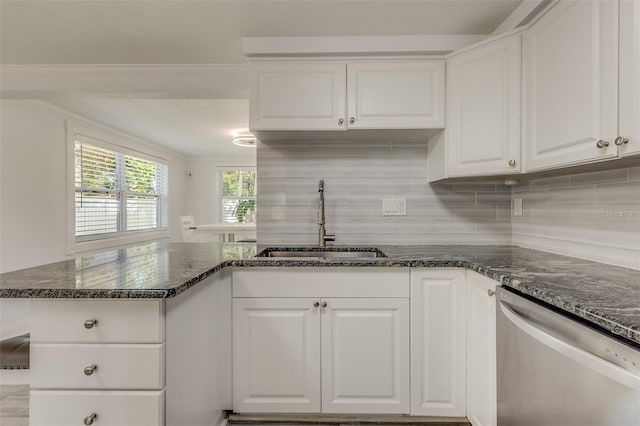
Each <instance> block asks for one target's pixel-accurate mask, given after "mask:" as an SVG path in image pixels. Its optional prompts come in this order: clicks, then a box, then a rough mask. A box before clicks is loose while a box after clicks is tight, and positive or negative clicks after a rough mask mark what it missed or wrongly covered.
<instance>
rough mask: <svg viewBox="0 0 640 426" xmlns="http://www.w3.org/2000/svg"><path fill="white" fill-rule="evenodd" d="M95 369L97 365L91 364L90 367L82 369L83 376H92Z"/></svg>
mask: <svg viewBox="0 0 640 426" xmlns="http://www.w3.org/2000/svg"><path fill="white" fill-rule="evenodd" d="M97 369H98V366H97V365H95V364H92V365H90V366H88V367H85V368H84V375H85V376H90V375H92V374H93V373H94V372H95V371H96V370H97Z"/></svg>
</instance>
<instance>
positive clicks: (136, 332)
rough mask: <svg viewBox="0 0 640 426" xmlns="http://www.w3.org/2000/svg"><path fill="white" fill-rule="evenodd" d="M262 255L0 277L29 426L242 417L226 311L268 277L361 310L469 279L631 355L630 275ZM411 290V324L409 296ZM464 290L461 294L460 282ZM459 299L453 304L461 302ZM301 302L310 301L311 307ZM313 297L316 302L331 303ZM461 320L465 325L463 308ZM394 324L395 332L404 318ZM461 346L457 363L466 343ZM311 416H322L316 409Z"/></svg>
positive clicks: (514, 265)
mask: <svg viewBox="0 0 640 426" xmlns="http://www.w3.org/2000/svg"><path fill="white" fill-rule="evenodd" d="M263 248H264V247H258V246H256V245H255V244H213V243H211V244H210V243H147V244H141V245H137V246H132V247H127V248H122V249H118V250H113V251H109V252H105V253H101V254H97V255H93V256H87V257H82V258H77V259H73V260H67V261H63V262H57V263H53V264H49V265H43V266H39V267H34V268H29V269H24V270H19V271H14V272H9V273H5V274H2V275H0V297H3V298H31V299H32V335H31V340H32V354H33V357H32V374H33V376H32V377H33V380H32V384H31V388H32V391H31V418H32V422H34V423H33V424H39V423H38V419H39V418H40V419H42V418H43V417H42V416H51V415H53V414H51V413H55V416H58V417H59V419H58V421H59V423H60V424H64V423H65V422H67V423H68V422H69V421H71V420H74V419H77V418H78V417H79V418H80V419H81V420H82V419H85V424H92V423H91V422H92V421H93V420H97V419H102V420H103V423H102V424H111V423H116V424H123V425H124V424H178V423H177V421H178V420H177V419H180V420H179V422H180V423H179V424H194V425H195V424H202V423H199V422H202V421H207V422H208V423H207V424H219V423H220V422H222V421H223V420H224V415H225V410H230V409H232V408H233V409H235V410H236V411H241V410H237V408H236V405H238V404H237V403H236V402H235V401H234V402H232V400H231V395H232V394H234V392H236V391H237V389H233V386H232V359H233V360H234V361H237V359H236V355H235V353H234V355H233V356H232V338H231V336H232V335H234V336H235V334H233V333H236V330H235V328H236V325H238V324H239V322H236V320H237V318H236V317H234V316H233V315H235V314H232V305H233V306H234V307H235V306H236V305H235V304H233V303H234V300H237V299H235V298H236V297H245V298H246V297H249V296H250V297H258V296H255V295H249V296H248V295H247V294H244V295H243V294H240V293H241V292H250V291H257V292H258V293H260V292H261V291H262V292H264V291H266V290H264V291H263V290H260V286H261V285H262V284H263V285H264V287H265V288H267V287H268V286H270V285H272V283H271V281H272V280H270V279H269V277H268V275H269V274H270V273H272V272H274V271H280V272H282V273H291V274H296V273H304V274H306V271H308V274H307V275H305V276H306V277H311V278H308V279H306V280H301V279H300V280H299V281H298V284H295V282H294V285H298V286H299V287H300V288H302V287H304V286H305V285H311V284H309V283H308V282H307V281H313V280H320V281H322V280H323V278H322V274H328V273H332V274H334V275H333V276H332V277H333V278H331V279H326V280H325V281H326V287H327V289H328V290H327V292H328V293H331V292H333V291H336V292H340V291H351V292H352V294H349V295H348V296H343V295H339V294H337V293H336V295H332V294H329V295H328V297H356V298H357V297H367V294H366V291H372V292H373V291H378V292H379V293H377V295H374V296H373V297H387V299H377V300H389V298H394V297H397V298H398V299H395V300H402V298H403V297H407V298H408V297H409V295H410V292H409V281H410V279H409V272H410V271H411V273H412V274H413V273H414V272H415V273H416V274H422V273H424V274H429V273H431V271H441V272H442V271H449V270H450V271H459V272H457V273H459V274H462V275H461V276H462V277H465V276H467V275H465V274H467V273H468V274H474V276H476V275H478V276H483V277H482V278H483V279H484V278H486V279H489V280H492V281H494V284H495V285H502V286H503V287H509V288H511V289H513V290H515V291H516V292H518V293H521V294H522V295H525V296H526V297H529V298H533V299H536V300H538V301H540V302H543V303H544V304H546V305H547V306H549V307H551V308H552V309H555V310H559V311H562V312H564V313H565V314H568V315H569V316H570V317H572V318H574V319H578V320H579V321H582V322H583V323H586V324H588V325H591V326H593V327H595V328H597V329H599V330H600V331H604V332H605V333H606V334H608V335H610V336H612V337H615V338H617V339H619V340H621V341H623V342H625V343H626V344H629V345H632V346H633V345H635V346H636V347H638V346H640V306H638V303H637V301H638V300H640V271H636V270H632V269H625V268H620V267H615V266H610V265H605V264H601V263H596V262H591V261H587V260H581V259H577V258H570V257H565V256H559V255H555V254H550V253H545V252H540V251H536V250H530V249H523V248H519V247H514V246H377V248H378V249H379V250H381V251H382V252H383V253H384V254H386V257H378V258H366V259H362V258H359V259H355V258H354V259H349V258H339V259H322V258H307V259H301V258H296V259H294V258H286V257H285V258H256V257H255V256H256V254H257V253H258V252H259V250H261V249H263ZM329 250H331V248H329ZM370 268H376V270H375V274H369V275H366V274H368V272H367V271H371V270H370ZM378 268H379V269H378ZM242 271H247V272H252V271H255V272H256V273H258V275H254V277H255V276H260V277H261V279H260V280H256V281H255V282H254V283H250V285H248V286H247V285H244V284H242V285H243V286H244V287H243V289H236V288H235V287H233V286H234V285H235V282H234V281H238V283H239V282H240V281H241V280H246V276H249V275H245V276H244V278H237V279H236V278H235V275H234V274H236V273H237V272H242ZM424 271H426V272H424ZM243 273H244V272H243ZM360 273H361V274H363V276H366V277H368V278H367V280H368V281H367V282H366V284H367V285H368V286H369V287H367V286H364V285H361V284H360V283H359V281H358V274H360ZM442 273H444V272H442ZM403 274H405V275H403ZM445 275H446V274H445ZM279 276H281V275H279ZM314 276H316V277H320V278H313V277H314ZM427 276H428V275H427ZM443 276H444V275H443ZM239 277H240V276H239ZM327 277H328V275H327ZM336 277H337V278H336ZM342 277H349V280H351V281H353V288H352V289H351V290H343V289H345V288H349V285H350V284H349V281H344V283H343V281H341V280H342V279H343V278H342ZM372 277H378V278H372ZM383 277H390V278H389V280H387V281H388V283H393V282H396V281H393V280H392V279H391V277H396V278H397V279H398V281H397V282H398V284H397V287H398V288H394V286H395V285H396V284H393V285H388V283H387V284H385V282H384V279H383ZM403 277H405V278H403ZM396 278H393V279H396ZM470 278H471V275H469V279H470ZM376 280H378V281H380V282H379V283H378V282H377V281H376ZM411 280H412V281H411V283H412V284H411V285H412V287H411V303H412V305H411V306H412V314H413V311H414V301H413V299H414V290H415V288H418V287H413V278H411ZM293 281H295V280H293ZM293 281H292V282H293ZM332 283H333V284H335V283H338V284H340V286H342V289H340V287H338V286H337V284H336V285H333V287H332V285H331V284H332ZM345 283H346V284H345ZM461 283H462V285H463V287H464V285H465V281H464V278H463V279H462V282H461ZM288 285H289V286H291V283H289V284H288ZM288 288H293V289H294V292H295V291H297V290H295V287H288ZM331 288H334V289H337V290H331ZM367 288H369V290H367ZM425 288H426V289H427V290H428V286H427V287H425ZM494 288H495V287H494ZM247 289H249V290H247ZM251 289H253V290H251ZM256 289H257V290H256ZM363 289H364V290H363ZM300 291H302V290H300ZM462 291H463V292H462V295H463V296H462V298H458V299H455V300H454V302H455V303H463V304H464V303H465V302H464V301H465V297H464V290H462ZM235 292H238V294H236V293H235ZM358 292H359V293H358ZM385 292H388V293H389V294H386V293H385ZM434 294H435V293H434ZM452 294H453V293H452ZM491 295H492V294H491V292H489V296H491ZM489 296H486V292H485V297H489ZM261 297H264V296H261ZM278 297H281V296H278ZM287 297H291V298H295V297H302V296H300V295H295V294H288V295H287ZM309 297H314V298H313V299H309V300H316V298H315V297H316V295H315V294H313V295H310V296H309ZM322 297H323V298H322V299H317V300H323V301H326V300H329V301H330V302H329V303H332V301H334V300H338V299H325V298H324V297H325V296H324V295H323V296H322ZM430 297H431V296H430ZM244 300H250V299H244ZM273 300H275V299H273ZM279 300H282V299H279ZM290 300H300V299H290ZM362 300H373V299H370V298H367V299H362ZM467 300H468V299H467ZM363 303H364V302H363ZM402 303H405V302H402ZM407 303H408V302H407ZM429 303H434V302H433V301H432V302H429ZM325 306H326V305H323V308H324V307H325ZM429 306H430V307H431V306H432V305H429ZM254 308H255V307H254ZM330 308H331V306H329V309H330ZM310 309H313V308H310ZM385 309H386V308H385ZM459 309H461V312H464V311H465V308H464V305H462V306H461V307H460V308H459ZM407 312H408V310H407ZM463 317H464V316H463ZM232 318H234V320H233V321H234V322H233V324H234V326H233V330H232ZM405 319H406V318H405ZM399 321H400V322H399V324H404V322H402V321H404V320H403V319H402V318H400V320H399ZM406 321H407V322H406V324H407V330H405V331H406V333H408V319H406ZM412 321H413V320H412ZM445 322H446V321H445ZM323 324H324V323H323ZM452 327H454V326H453V325H452ZM407 336H408V334H407ZM323 342H324V340H323ZM323 344H324V343H323ZM407 345H408V339H407ZM462 347H463V349H462V350H463V354H464V342H463V346H462ZM233 348H234V349H237V348H235V347H233ZM412 350H413V349H412ZM407 351H408V349H407ZM412 353H413V352H412ZM100 357H103V358H102V359H101V358H100ZM130 358H131V359H130ZM407 358H408V352H407ZM132 359H133V361H135V362H133V363H132V362H130V361H131V360H132ZM463 359H464V358H463ZM87 362H89V364H87V365H86V366H85V365H84V364H86V363H87ZM110 363H113V365H111V366H109V364H110ZM54 364H55V365H56V368H53V365H54ZM103 364H104V365H103ZM407 364H408V363H407ZM323 365H324V364H323ZM411 366H412V368H413V367H414V364H413V363H412V364H411ZM81 367H82V368H81ZM92 367H95V368H93V369H92ZM423 367H424V366H423ZM407 368H408V367H407ZM83 369H84V370H83ZM76 370H77V371H80V373H79V374H75V373H77V371H76ZM55 371H59V372H60V373H55ZM83 371H84V373H82V372H83ZM134 371H135V374H132V373H133V372H134ZM412 371H413V370H412ZM400 376H402V374H400ZM412 376H413V373H412ZM234 377H235V373H234ZM234 381H235V379H234ZM323 383H324V382H323ZM463 385H464V382H463ZM407 386H408V385H407ZM236 387H238V386H236ZM452 388H453V389H454V390H455V389H456V388H455V386H453V385H452ZM407 389H408V388H407ZM323 392H324V389H323ZM462 392H463V394H464V387H463V391H462ZM415 393H416V390H415V389H414V388H413V387H412V388H411V394H412V401H411V409H410V411H411V414H424V413H425V412H426V413H433V412H434V411H433V410H434V407H433V404H431V405H430V404H429V403H428V402H424V403H422V404H421V401H415V400H413V398H414V394H415ZM323 395H324V394H323ZM236 397H238V395H237V394H234V398H236ZM402 398H403V397H402V395H400V397H399V399H402ZM245 402H246V401H245ZM402 404H403V403H399V405H398V406H397V407H396V408H392V409H388V410H387V409H385V410H387V411H385V412H392V410H398V412H405V413H406V412H408V411H409V410H408V409H407V407H408V405H407V406H406V407H405V406H403V405H402ZM406 404H408V402H406ZM392 405H393V404H392ZM454 405H455V404H454ZM238 406H243V407H244V406H248V407H251V404H248V405H242V404H240V405H238ZM96 407H97V408H96ZM113 407H118V409H117V410H116V409H114V408H113ZM123 407H124V408H123ZM421 407H422V408H421ZM322 410H323V411H322V412H328V411H326V407H324V406H323V408H322ZM389 410H391V411H389ZM421 410H422V411H421ZM456 410H457V411H456ZM460 410H461V411H460ZM99 411H100V412H99ZM248 411H249V412H251V409H248ZM253 411H254V412H255V410H253ZM307 411H309V410H307ZM333 412H336V411H333ZM360 412H363V411H362V410H361V411H360ZM374 412H375V411H374ZM436 412H437V411H436ZM450 412H451V413H461V416H464V415H465V409H464V399H463V400H462V407H459V406H458V407H454V408H453V409H451V411H450ZM443 413H445V414H442V415H446V413H447V412H443ZM92 415H96V418H95V419H93V418H92V417H91V416H92ZM118 416H120V417H118ZM136 416H142V417H136ZM87 422H89V423H87ZM56 424H58V423H56ZM95 424H96V425H99V424H101V423H98V422H97V421H96V423H95Z"/></svg>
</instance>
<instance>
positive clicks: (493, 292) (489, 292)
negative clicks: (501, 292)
mask: <svg viewBox="0 0 640 426" xmlns="http://www.w3.org/2000/svg"><path fill="white" fill-rule="evenodd" d="M487 294H488V295H489V297H492V296H493V295H494V294H496V292H495V291H493V290H491V289H489V290H487Z"/></svg>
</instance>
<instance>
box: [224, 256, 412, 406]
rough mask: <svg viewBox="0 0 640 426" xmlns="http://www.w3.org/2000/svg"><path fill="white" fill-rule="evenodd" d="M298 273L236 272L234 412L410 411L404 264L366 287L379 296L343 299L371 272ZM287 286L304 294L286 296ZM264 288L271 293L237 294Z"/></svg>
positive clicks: (358, 288) (382, 271) (357, 289)
mask: <svg viewBox="0 0 640 426" xmlns="http://www.w3.org/2000/svg"><path fill="white" fill-rule="evenodd" d="M295 269H297V271H294V273H292V274H291V275H287V274H286V273H283V271H282V270H280V271H274V270H271V271H268V270H263V269H258V268H252V270H251V271H238V272H237V274H238V275H234V282H233V288H234V299H233V360H234V362H233V385H234V386H233V409H234V411H236V412H262V413H266V412H282V413H286V412H305V413H319V412H323V413H386V414H406V413H409V382H410V380H409V272H408V268H403V269H402V268H388V269H387V268H385V269H380V270H379V271H378V273H379V276H380V275H382V276H385V277H387V280H378V281H376V280H375V279H371V280H369V281H368V284H369V288H368V290H369V291H371V292H372V294H375V295H376V297H349V296H353V295H354V294H362V292H363V291H366V289H367V287H366V284H367V283H366V281H367V278H366V277H367V276H368V274H367V272H368V273H371V272H372V269H374V268H368V269H367V271H363V272H364V273H363V276H362V277H358V274H356V273H355V270H354V268H347V269H346V270H343V271H339V270H333V271H331V270H326V269H325V271H318V270H317V269H314V270H309V271H304V270H302V269H301V268H295ZM332 269H333V268H332ZM246 272H250V274H247V273H246ZM252 278H253V279H252ZM347 279H348V280H347ZM314 281H316V282H317V285H309V283H310V282H314ZM294 282H297V283H299V284H300V286H299V287H298V288H297V290H296V296H301V295H304V293H306V294H307V295H308V296H309V297H286V296H287V295H290V294H291V289H292V285H293V284H294ZM323 282H325V283H327V286H328V287H325V285H324V284H323ZM335 282H342V290H341V289H340V288H338V287H335V288H334V287H332V286H331V285H330V283H335ZM261 283H265V284H266V283H270V284H266V285H268V286H269V290H270V295H271V296H273V297H238V296H246V295H249V294H254V293H256V292H258V293H259V292H261V289H260V284H261ZM278 283H279V285H278ZM323 291H329V292H330V293H331V297H323V296H322V293H323ZM341 292H342V294H344V295H345V297H340V296H341Z"/></svg>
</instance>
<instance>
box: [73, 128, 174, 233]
mask: <svg viewBox="0 0 640 426" xmlns="http://www.w3.org/2000/svg"><path fill="white" fill-rule="evenodd" d="M73 150H74V192H75V195H74V204H75V239H76V241H77V242H81V241H87V240H96V239H103V238H113V237H122V236H129V235H132V234H133V233H139V232H142V231H152V230H165V229H166V228H167V216H168V212H167V186H168V182H167V181H168V166H167V165H166V164H164V163H162V162H159V161H158V160H157V159H156V160H154V159H152V157H146V156H145V155H144V154H140V153H135V151H132V152H130V151H128V150H126V149H124V148H122V149H121V148H118V147H113V146H110V145H108V144H105V143H102V142H100V141H96V140H94V139H91V138H89V137H85V136H81V135H75V136H74V138H73Z"/></svg>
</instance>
